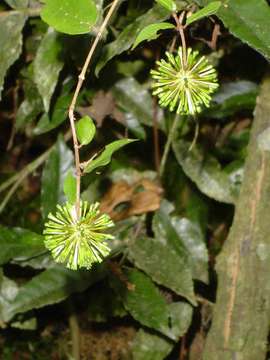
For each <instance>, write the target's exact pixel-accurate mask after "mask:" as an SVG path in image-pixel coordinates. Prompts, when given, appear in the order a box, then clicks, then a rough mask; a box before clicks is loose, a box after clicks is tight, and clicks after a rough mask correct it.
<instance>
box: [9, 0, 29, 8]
mask: <svg viewBox="0 0 270 360" xmlns="http://www.w3.org/2000/svg"><path fill="white" fill-rule="evenodd" d="M5 1H6V3H8V5H9V6H11V7H12V8H14V9H24V8H27V6H28V3H29V0H5Z"/></svg>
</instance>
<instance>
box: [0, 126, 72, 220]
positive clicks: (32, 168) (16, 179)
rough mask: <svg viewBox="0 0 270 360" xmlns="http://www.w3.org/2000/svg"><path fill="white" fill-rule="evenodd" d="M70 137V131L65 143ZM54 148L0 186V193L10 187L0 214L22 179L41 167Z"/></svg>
mask: <svg viewBox="0 0 270 360" xmlns="http://www.w3.org/2000/svg"><path fill="white" fill-rule="evenodd" d="M70 136H71V134H70V131H68V132H67V133H66V134H65V136H64V139H65V141H68V140H69V139H70ZM54 146H55V144H54V145H53V146H51V147H50V148H49V149H48V150H46V151H45V152H44V153H43V154H41V155H40V156H39V157H38V158H37V159H35V160H34V161H32V162H31V163H30V164H28V165H27V166H25V167H24V168H23V169H22V170H21V171H20V172H19V173H18V174H16V175H14V176H12V177H11V178H9V179H8V180H6V181H5V182H4V183H2V184H1V185H0V193H1V192H3V191H4V190H6V189H8V188H9V187H10V186H12V187H11V189H10V190H9V191H8V193H7V194H6V196H5V197H4V198H3V200H2V201H1V203H0V213H1V212H2V211H3V210H4V208H5V207H6V205H7V204H8V202H9V200H10V199H11V197H12V195H13V194H14V193H15V192H16V190H17V189H18V187H19V186H20V185H21V183H22V182H23V181H24V179H26V178H27V177H28V176H29V175H30V174H31V173H32V172H34V171H35V170H36V169H37V168H38V167H39V166H40V165H42V164H43V163H44V162H45V161H46V160H47V158H48V157H49V155H50V153H51V152H52V150H53V148H54Z"/></svg>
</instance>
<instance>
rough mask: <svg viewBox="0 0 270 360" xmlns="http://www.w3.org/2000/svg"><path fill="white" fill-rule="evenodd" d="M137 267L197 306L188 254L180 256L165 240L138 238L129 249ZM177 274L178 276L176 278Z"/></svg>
mask: <svg viewBox="0 0 270 360" xmlns="http://www.w3.org/2000/svg"><path fill="white" fill-rule="evenodd" d="M129 254H130V256H131V258H132V260H133V261H134V263H135V265H136V266H137V267H138V268H139V269H142V270H143V271H145V272H146V273H147V274H148V275H149V276H150V277H151V278H152V279H153V280H154V281H155V282H156V283H158V284H160V285H162V286H165V287H167V288H168V289H171V290H172V291H174V292H175V293H176V294H178V295H180V296H183V297H185V298H186V299H188V300H189V301H190V302H191V303H192V304H196V300H195V297H194V292H193V281H192V274H191V267H190V265H189V262H188V257H187V255H186V254H183V255H182V256H181V255H180V254H178V253H177V252H176V251H175V250H174V249H173V248H172V247H171V246H170V245H169V244H168V243H167V239H164V243H162V242H161V241H159V240H157V239H152V238H138V239H136V240H135V241H134V243H133V244H132V245H131V246H130V247H129ZM175 274H177V276H175Z"/></svg>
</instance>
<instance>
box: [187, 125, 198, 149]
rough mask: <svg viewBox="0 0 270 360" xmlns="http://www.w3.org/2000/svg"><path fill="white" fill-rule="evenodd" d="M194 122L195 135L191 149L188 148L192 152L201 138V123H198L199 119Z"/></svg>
mask: <svg viewBox="0 0 270 360" xmlns="http://www.w3.org/2000/svg"><path fill="white" fill-rule="evenodd" d="M194 121H195V133H194V137H193V140H192V142H191V144H190V147H189V148H188V151H191V150H192V149H193V148H194V146H195V145H196V143H197V140H198V137H199V132H200V126H199V122H198V119H196V118H194Z"/></svg>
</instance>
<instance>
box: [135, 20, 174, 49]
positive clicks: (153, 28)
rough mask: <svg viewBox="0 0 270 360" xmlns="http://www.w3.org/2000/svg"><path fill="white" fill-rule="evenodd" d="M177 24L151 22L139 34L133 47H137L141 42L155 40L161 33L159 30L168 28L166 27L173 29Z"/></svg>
mask: <svg viewBox="0 0 270 360" xmlns="http://www.w3.org/2000/svg"><path fill="white" fill-rule="evenodd" d="M173 28H175V26H174V25H173V24H170V23H167V22H162V23H158V24H151V25H148V26H146V27H145V28H144V29H142V31H141V32H140V33H139V35H138V36H137V38H136V40H135V42H134V45H133V46H132V49H134V48H135V47H137V46H138V45H139V44H140V43H141V42H143V41H145V40H147V41H150V40H155V39H157V38H158V37H159V36H160V35H161V34H158V31H160V30H166V29H173Z"/></svg>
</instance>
